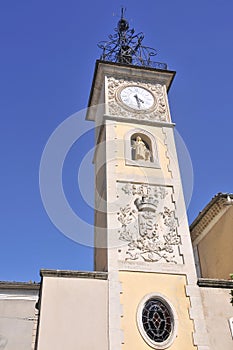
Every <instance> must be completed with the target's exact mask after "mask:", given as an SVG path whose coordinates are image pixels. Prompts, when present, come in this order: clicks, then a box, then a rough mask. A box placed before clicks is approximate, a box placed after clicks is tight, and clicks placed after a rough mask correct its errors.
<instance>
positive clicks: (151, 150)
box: [125, 129, 160, 168]
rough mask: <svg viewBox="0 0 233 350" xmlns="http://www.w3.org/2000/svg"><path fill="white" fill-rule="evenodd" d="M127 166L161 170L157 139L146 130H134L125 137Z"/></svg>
mask: <svg viewBox="0 0 233 350" xmlns="http://www.w3.org/2000/svg"><path fill="white" fill-rule="evenodd" d="M125 162H126V165H134V166H144V167H149V168H160V166H159V159H158V151H157V144H156V140H155V137H154V136H153V135H152V134H151V133H149V132H148V131H146V130H144V129H132V130H130V131H129V132H128V133H126V135H125Z"/></svg>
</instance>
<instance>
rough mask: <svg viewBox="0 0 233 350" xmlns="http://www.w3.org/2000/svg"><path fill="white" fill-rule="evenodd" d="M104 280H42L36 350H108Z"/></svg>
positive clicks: (55, 278)
mask: <svg viewBox="0 0 233 350" xmlns="http://www.w3.org/2000/svg"><path fill="white" fill-rule="evenodd" d="M107 305H108V290H107V281H106V280H96V279H89V278H75V277H74V278H70V277H67V278H66V277H65V278H64V277H43V287H42V297H41V307H40V321H39V336H38V348H37V350H51V349H56V350H64V349H69V350H77V349H83V350H84V349H85V350H93V349H101V350H107V349H108V339H107Z"/></svg>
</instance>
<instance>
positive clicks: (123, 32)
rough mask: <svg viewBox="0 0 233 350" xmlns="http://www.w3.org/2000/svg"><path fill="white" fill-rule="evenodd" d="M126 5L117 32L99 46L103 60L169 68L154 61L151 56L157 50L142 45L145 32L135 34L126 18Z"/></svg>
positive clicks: (122, 9) (122, 10)
mask: <svg viewBox="0 0 233 350" xmlns="http://www.w3.org/2000/svg"><path fill="white" fill-rule="evenodd" d="M125 11H126V9H125V8H124V7H122V8H121V18H120V20H119V21H118V24H117V28H115V29H114V30H115V34H113V35H109V36H108V38H109V41H101V42H100V43H99V44H98V46H99V48H101V49H102V55H101V60H103V61H111V62H118V63H123V64H132V65H137V66H144V67H154V68H160V69H167V65H166V64H165V63H159V62H153V61H151V57H153V56H155V55H156V54H157V52H156V50H155V49H153V48H151V47H148V46H144V45H142V41H143V39H144V34H143V33H141V32H140V33H138V34H135V30H134V29H133V28H132V29H130V28H129V22H128V21H127V20H126V18H125Z"/></svg>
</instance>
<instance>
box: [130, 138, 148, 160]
mask: <svg viewBox="0 0 233 350" xmlns="http://www.w3.org/2000/svg"><path fill="white" fill-rule="evenodd" d="M132 149H133V150H134V152H133V160H145V161H147V162H148V161H149V162H150V160H151V151H150V150H149V147H148V146H147V145H146V144H145V142H144V141H143V140H142V138H141V137H140V136H137V137H136V140H133V144H132Z"/></svg>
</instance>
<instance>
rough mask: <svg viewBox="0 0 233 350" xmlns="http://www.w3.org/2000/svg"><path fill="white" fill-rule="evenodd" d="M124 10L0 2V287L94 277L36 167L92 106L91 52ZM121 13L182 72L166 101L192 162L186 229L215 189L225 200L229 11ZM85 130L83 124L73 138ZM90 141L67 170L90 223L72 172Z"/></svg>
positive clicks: (210, 7) (231, 53) (204, 7)
mask: <svg viewBox="0 0 233 350" xmlns="http://www.w3.org/2000/svg"><path fill="white" fill-rule="evenodd" d="M121 6H122V2H121V1H120V2H119V1H115V0H113V1H104V0H99V1H98V2H94V1H93V2H87V1H86V2H80V1H77V0H76V1H75V0H67V1H61V0H56V1H55V0H49V1H45V0H41V1H34V0H30V1H29V0H21V1H18V0H8V1H1V4H0V37H1V55H0V67H1V79H0V94H1V103H0V111H1V124H2V128H1V129H2V133H1V140H0V142H1V220H0V225H1V255H0V280H22V281H28V280H35V281H38V280H39V279H40V277H39V270H40V268H52V269H78V270H91V269H92V268H93V258H92V253H93V252H92V249H91V248H89V247H85V246H82V245H79V244H77V243H75V242H73V241H72V240H70V239H68V238H67V237H65V236H64V235H63V234H62V233H61V232H59V230H58V229H57V228H56V227H55V226H54V225H53V223H52V222H51V221H50V219H49V217H48V215H47V213H46V211H45V209H44V207H43V204H42V200H41V197H40V190H39V165H40V159H41V156H42V152H43V149H44V147H45V145H46V142H47V140H48V139H49V137H50V135H51V134H52V133H53V131H54V130H55V129H56V128H57V127H58V126H59V125H60V124H61V123H62V122H63V121H64V120H65V119H66V118H68V117H69V116H71V115H72V114H74V113H76V112H78V111H80V110H82V109H83V108H85V107H86V106H87V101H88V97H89V91H90V87H91V81H92V77H93V70H94V65H95V60H96V59H97V58H99V56H100V53H101V52H100V50H99V49H98V47H97V43H98V42H99V41H101V40H106V39H107V36H108V34H111V33H113V29H114V28H115V27H116V24H117V21H118V19H119V15H120V8H121ZM123 6H125V7H126V8H127V11H126V17H127V18H128V20H129V22H130V25H131V26H132V27H134V28H135V30H136V32H140V31H143V32H144V34H145V39H144V43H145V44H146V45H148V46H151V47H154V48H156V49H157V50H158V56H157V57H156V59H157V60H158V61H161V62H166V63H167V64H168V67H169V69H171V70H175V71H177V75H176V77H175V80H174V82H173V86H172V88H171V90H170V96H169V99H170V105H171V113H172V118H173V121H174V122H175V123H176V125H177V130H178V132H179V134H180V135H181V136H182V138H183V140H184V142H185V144H186V146H187V148H188V150H189V153H190V156H191V159H192V164H193V171H194V190H193V196H192V201H191V203H190V206H189V210H188V215H189V220H190V222H192V220H193V219H194V218H195V217H196V215H197V214H198V212H199V211H200V210H201V209H202V208H203V207H204V206H205V205H206V204H207V203H208V202H209V200H210V199H211V198H212V197H213V196H214V195H215V194H216V193H217V192H232V173H233V162H232V124H233V113H232V108H233V88H232V81H233V68H232V61H233V40H232V34H233V21H232V13H233V2H232V1H231V0H221V1H220V0H204V1H203V0H202V1H201V0H196V1H195V2H194V1H187V0H175V1H174V0H164V1H154V0H144V1H143V2H141V1H140V2H139V1H138V2H137V1H132V0H125V1H124V3H123ZM82 124H83V120H82V118H80V130H81V129H82V127H83V125H82ZM92 136H93V135H92V132H88V134H87V136H86V137H85V138H82V139H80V140H79V142H77V143H76V144H74V146H73V147H72V148H71V150H70V152H69V154H68V156H67V159H66V161H65V163H64V169H63V170H64V174H63V178H64V191H65V194H66V196H67V198H68V200H69V202H70V205H71V206H72V208H73V210H74V211H75V212H76V213H78V215H80V217H82V219H83V220H85V221H87V222H88V223H89V224H92V222H93V211H92V210H91V208H90V207H88V206H86V205H85V203H84V201H83V200H82V198H81V197H80V194H79V189H78V188H77V171H78V167H79V164H80V161H81V160H82V158H83V157H84V156H85V154H86V153H87V152H88V150H89V149H91V148H92V147H93V137H92ZM57 152H58V154H59V148H58V150H57ZM90 169H91V165H90V168H89V169H88V170H87V175H88V177H87V179H86V185H87V184H89V183H91V181H92V176H91V170H90ZM88 188H89V186H88ZM91 188H93V186H91V185H90V190H91Z"/></svg>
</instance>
